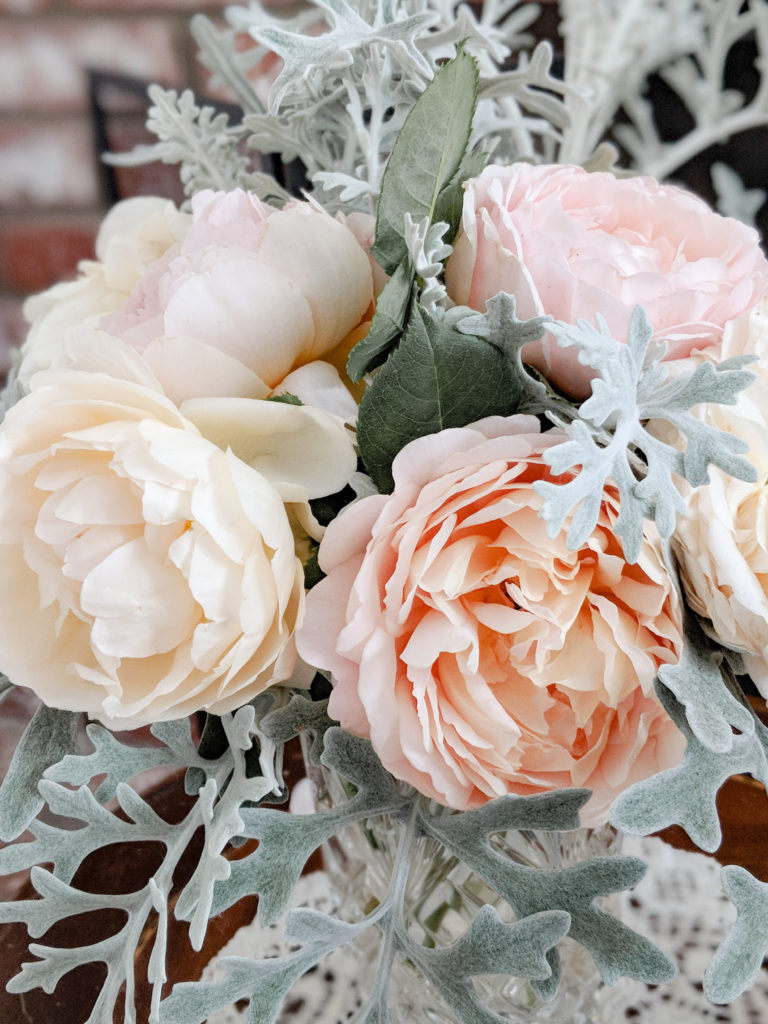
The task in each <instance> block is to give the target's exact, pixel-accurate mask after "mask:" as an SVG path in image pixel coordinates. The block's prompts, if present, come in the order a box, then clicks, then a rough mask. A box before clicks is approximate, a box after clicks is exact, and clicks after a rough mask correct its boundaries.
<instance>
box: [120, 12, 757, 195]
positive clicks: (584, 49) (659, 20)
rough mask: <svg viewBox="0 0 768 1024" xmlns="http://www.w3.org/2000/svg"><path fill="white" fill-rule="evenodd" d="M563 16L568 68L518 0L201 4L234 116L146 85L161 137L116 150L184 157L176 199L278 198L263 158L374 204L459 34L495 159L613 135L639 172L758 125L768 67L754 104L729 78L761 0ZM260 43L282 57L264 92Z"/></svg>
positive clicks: (579, 155)
mask: <svg viewBox="0 0 768 1024" xmlns="http://www.w3.org/2000/svg"><path fill="white" fill-rule="evenodd" d="M560 11H561V34H562V38H563V43H564V67H563V71H562V75H560V74H554V73H553V70H552V59H553V51H552V47H551V46H550V44H549V43H547V42H540V43H539V44H538V45H536V46H535V47H534V48H531V42H532V41H531V37H530V36H529V35H527V34H526V29H528V28H529V27H530V25H531V23H532V22H533V21H534V20H535V18H536V16H537V13H538V8H537V5H536V4H532V3H528V2H523V0H486V2H485V3H484V4H483V7H482V11H481V13H480V14H477V13H476V12H475V11H474V10H473V9H472V8H470V7H469V6H468V5H467V4H465V3H456V0H359V2H354V0H352V2H347V0H313V5H312V6H311V7H310V8H308V9H306V10H303V11H302V12H301V13H300V14H298V15H296V16H295V17H293V18H285V17H276V16H275V15H273V14H271V13H269V12H268V11H265V10H264V8H262V7H261V5H260V3H259V2H258V0H253V2H252V3H250V4H249V5H248V6H247V7H232V8H229V9H228V10H227V12H226V16H227V20H228V27H227V28H225V29H219V28H217V27H216V26H215V25H213V24H212V23H211V22H210V21H209V20H208V19H207V18H205V17H204V16H202V15H198V16H197V17H196V18H194V19H193V22H192V32H193V35H194V37H195V40H196V42H197V44H198V47H199V52H200V59H201V61H202V62H203V63H204V64H205V65H206V66H207V67H208V68H209V70H210V71H211V74H212V78H211V82H212V85H213V86H216V87H223V88H224V89H226V90H227V91H228V92H229V94H230V95H231V96H232V98H233V100H234V101H235V102H236V103H237V105H238V106H239V108H240V109H241V110H242V112H243V116H242V118H241V119H238V120H237V123H235V124H232V123H230V122H229V120H228V118H227V115H226V114H218V115H217V114H215V112H214V111H213V109H210V108H209V109H208V110H206V108H205V107H204V108H202V110H201V108H199V107H198V106H197V104H196V103H195V102H194V100H193V98H192V96H191V94H182V96H181V97H179V96H178V95H177V94H176V93H175V92H173V91H165V90H162V89H160V88H159V87H153V93H152V97H151V98H152V101H153V106H152V109H151V111H150V119H149V127H150V129H151V130H152V131H154V132H155V133H156V134H157V135H158V139H159V141H158V143H157V144H156V145H154V146H148V147H140V148H139V149H137V150H135V151H134V152H133V153H132V154H122V155H120V156H118V157H115V156H113V157H111V159H112V160H113V161H115V162H119V163H124V164H133V163H143V162H146V161H148V160H155V159H161V160H164V161H166V162H178V163H180V164H181V174H182V179H183V181H184V182H185V187H186V188H187V193H188V194H191V193H192V192H193V191H195V190H196V189H199V188H201V187H226V188H232V187H235V186H237V185H242V186H243V187H248V188H251V189H253V190H255V191H257V192H259V193H260V194H262V193H264V194H265V195H268V196H269V197H270V198H275V194H274V191H271V192H270V189H269V186H268V183H267V182H266V180H265V178H264V177H263V176H261V175H260V174H259V173H258V170H257V169H256V170H254V168H258V153H277V154H280V156H281V157H282V158H283V159H284V160H286V161H290V160H292V159H294V158H295V157H297V156H300V157H301V159H302V161H303V162H304V164H305V165H306V168H307V172H308V175H309V178H310V180H311V181H312V182H313V183H314V185H315V187H316V188H317V189H318V193H319V197H320V198H321V199H322V201H323V202H324V203H325V204H326V205H327V206H329V207H330V208H342V207H343V208H344V209H346V210H350V209H361V210H367V211H369V212H375V206H376V198H377V196H378V194H379V191H380V188H381V181H382V176H383V171H384V167H385V166H386V162H387V158H388V156H389V154H390V152H391V149H392V146H393V144H394V140H395V138H396V137H397V133H398V131H399V130H400V128H401V127H402V124H403V121H404V120H405V117H406V115H407V113H408V111H409V110H410V109H411V107H412V106H413V104H414V102H415V100H416V99H417V97H418V96H419V95H420V94H421V92H422V91H423V89H424V87H425V86H426V84H427V83H428V82H429V81H430V80H431V79H432V77H433V75H434V72H435V69H436V67H437V65H438V63H439V62H441V61H443V60H444V59H446V58H450V57H453V56H455V54H456V52H457V46H458V44H459V43H461V42H462V41H464V42H465V44H466V46H467V49H468V51H469V52H470V53H472V54H473V56H475V57H476V59H477V60H478V63H479V68H480V90H479V102H478V109H477V114H476V118H475V122H474V127H473V134H472V147H473V148H475V149H482V150H483V151H485V152H488V153H491V154H492V156H493V159H494V160H495V161H496V162H499V163H509V162H512V161H514V160H520V159H523V160H529V161H533V162H541V161H543V162H548V163H554V162H560V163H583V164H584V165H585V166H590V167H600V166H603V167H609V166H611V164H612V163H613V161H614V160H615V159H616V158H617V154H616V151H615V150H613V149H611V146H610V144H611V143H616V144H618V145H619V146H620V147H621V148H622V149H623V151H624V152H625V153H626V154H627V156H628V158H629V166H630V167H631V168H632V169H633V170H635V171H637V172H641V173H645V174H650V175H652V176H653V177H656V178H659V179H661V178H666V177H669V176H671V175H674V173H675V172H676V171H677V170H678V169H679V168H680V167H682V166H683V165H684V164H685V163H687V162H688V161H689V160H690V159H692V158H693V157H694V156H696V154H698V153H700V152H702V151H703V150H705V149H707V148H708V147H709V146H711V145H713V144H714V143H718V142H722V141H725V140H727V139H728V138H729V137H731V136H732V135H735V134H737V133H739V132H742V131H745V130H748V129H750V128H756V127H760V126H763V125H766V124H768V77H765V76H763V77H762V78H761V82H760V85H759V88H758V90H757V92H756V94H755V95H754V96H753V97H751V98H749V99H747V97H746V96H744V95H742V94H741V93H739V92H736V91H734V90H729V89H726V88H725V85H724V75H725V66H726V61H727V60H728V57H729V55H730V54H731V53H732V51H733V47H734V46H735V45H736V44H738V43H739V42H741V41H743V40H749V39H752V38H754V40H755V41H756V46H757V51H758V56H757V66H758V67H761V66H762V65H764V64H765V61H766V60H768V5H766V3H765V0H749V2H747V3H746V4H744V3H743V2H742V0H562V2H561V4H560ZM321 29H324V31H323V34H322V35H320V34H318V33H320V31H321ZM244 39H247V40H248V41H249V42H250V46H248V47H247V48H246V47H244V46H243V45H242V42H243V40H244ZM271 52H274V53H277V54H278V55H279V56H280V57H281V58H282V59H283V60H284V67H283V69H282V71H281V72H280V74H279V75H278V76H277V79H276V81H275V82H274V84H273V85H272V87H271V89H269V88H268V85H267V79H266V78H265V77H264V74H265V65H264V64H263V62H264V60H265V58H267V57H268V55H269V54H270V53H271ZM270 59H271V58H270ZM500 69H501V72H500ZM652 75H659V76H660V77H661V78H662V79H663V80H664V81H665V82H666V83H667V85H668V86H669V87H670V88H671V89H672V90H674V92H675V93H676V94H677V95H678V97H679V98H680V100H681V102H682V103H683V105H684V106H685V108H686V109H687V110H688V111H689V113H690V115H691V118H692V120H693V126H692V128H691V130H690V131H688V132H687V133H686V134H685V135H683V136H682V137H680V138H678V139H673V140H668V139H666V138H663V137H662V134H661V133H660V131H659V127H658V124H657V121H656V117H655V115H654V112H653V109H652V107H651V105H650V102H649V100H648V99H647V98H646V95H645V94H646V89H647V83H648V81H649V79H650V77H651V76H652ZM619 113H621V115H622V117H621V118H620V119H619V123H618V124H617V123H616V121H617V114H619ZM606 144H607V146H606ZM716 173H717V172H716ZM721 177H722V176H721ZM726 188H728V186H726ZM729 191H730V192H731V193H732V192H733V189H732V188H730V189H729ZM718 192H720V193H722V188H721V184H718ZM728 202H729V200H726V203H728ZM751 202H752V201H751V200H749V201H748V205H747V212H748V211H749V207H750V203H751ZM728 212H730V210H729V211H728Z"/></svg>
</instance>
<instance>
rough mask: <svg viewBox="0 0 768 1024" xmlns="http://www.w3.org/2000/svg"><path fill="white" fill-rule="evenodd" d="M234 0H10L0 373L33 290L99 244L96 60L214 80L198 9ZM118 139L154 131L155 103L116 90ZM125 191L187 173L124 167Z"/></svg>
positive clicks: (4, 71)
mask: <svg viewBox="0 0 768 1024" xmlns="http://www.w3.org/2000/svg"><path fill="white" fill-rule="evenodd" d="M229 2H231V0H0V373H2V372H3V371H4V370H5V368H6V365H7V360H8V349H9V346H11V345H14V344H18V343H19V342H20V341H21V339H22V338H23V334H24V324H23V320H22V316H21V305H22V302H23V298H24V297H25V296H26V295H28V294H29V293H31V292H35V291H39V290H41V289H43V288H46V287H48V286H49V285H50V284H52V283H54V282H55V281H58V280H60V279H62V278H64V277H66V276H71V275H72V273H73V272H74V269H75V267H76V264H77V262H78V260H80V259H82V258H86V257H89V256H92V255H93V239H94V234H95V230H96V228H97V226H98V224H99V221H100V219H101V217H102V216H103V214H104V210H105V208H106V206H107V205H108V195H107V193H106V192H105V190H104V187H103V182H102V180H101V177H100V170H99V162H98V158H97V147H96V143H95V135H94V130H93V119H92V115H91V112H90V105H89V92H88V76H87V70H88V69H95V70H104V71H108V72H113V73H120V74H127V75H131V76H135V77H136V78H140V79H149V80H156V81H160V82H162V83H163V84H168V85H173V86H185V85H191V86H192V87H193V88H195V89H196V90H198V91H199V90H201V89H202V90H205V88H206V85H207V82H206V79H205V71H204V69H202V68H201V67H200V66H199V65H198V64H197V62H196V61H195V52H196V51H195V44H194V41H193V40H192V38H191V36H190V34H189V28H188V26H189V19H190V17H191V15H192V14H193V13H194V12H196V11H204V12H205V13H207V14H209V15H211V16H218V17H220V16H221V10H222V8H224V7H225V6H226V5H227V4H228V3H229ZM107 102H108V103H110V105H111V107H112V108H113V109H112V112H111V114H110V119H109V123H110V144H111V146H112V148H115V149H130V148H131V147H132V145H133V144H134V142H136V141H139V140H143V138H144V136H143V123H144V103H143V101H142V100H141V98H140V97H136V98H134V99H132V100H130V99H126V97H125V96H122V95H115V97H114V98H113V99H112V100H110V98H109V96H108V97H107ZM119 186H120V191H121V193H122V194H124V195H131V194H137V193H156V194H170V195H173V194H174V188H175V187H177V179H176V173H175V171H174V170H173V169H172V168H165V169H164V168H162V167H157V166H152V167H148V168H146V169H143V168H142V169H140V170H130V171H128V170H126V171H121V172H119Z"/></svg>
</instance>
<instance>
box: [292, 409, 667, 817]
mask: <svg viewBox="0 0 768 1024" xmlns="http://www.w3.org/2000/svg"><path fill="white" fill-rule="evenodd" d="M561 440H562V436H561V435H560V434H558V433H557V432H556V431H550V432H549V433H546V434H540V433H539V426H538V422H537V421H536V420H535V419H534V418H532V417H523V416H516V417H510V418H506V419H505V418H491V419H488V420H484V421H481V422H479V423H476V424H473V425H470V426H468V427H465V428H461V429H456V430H445V431H442V432H441V433H439V434H434V435H430V436H428V437H424V438H420V439H418V440H416V441H413V442H412V443H411V444H409V445H407V446H406V447H405V448H404V449H403V451H402V452H401V453H400V454H399V455H398V456H397V458H396V459H395V462H394V466H393V472H394V479H395V488H394V492H393V493H392V494H391V495H375V496H372V497H368V498H364V499H362V500H360V501H358V502H356V503H354V504H352V505H351V506H349V507H348V508H347V509H345V510H344V511H343V512H342V513H341V515H340V516H339V517H338V518H337V519H336V520H334V521H333V522H332V523H331V525H330V527H329V528H328V531H327V533H326V535H325V537H324V538H323V541H322V543H321V546H320V564H321V567H322V568H323V570H324V571H325V572H327V573H328V576H327V578H326V579H324V580H322V581H321V582H320V583H319V584H318V585H317V586H316V587H315V588H314V589H313V590H312V591H311V592H310V594H309V597H308V610H307V619H306V622H305V624H304V626H303V627H302V629H301V631H300V632H299V634H298V638H297V640H298V649H299V653H300V654H301V656H302V657H303V658H304V659H306V660H307V661H308V662H310V663H311V664H314V665H317V666H318V667H320V668H322V669H326V670H330V672H331V673H332V678H333V684H334V689H333V693H332V696H331V703H330V712H331V714H332V715H333V716H334V717H335V718H337V719H338V720H339V721H340V722H341V725H342V726H343V727H344V728H345V729H348V730H350V731H351V732H353V733H356V734H358V735H362V736H367V737H370V739H371V742H372V744H373V746H374V749H375V750H376V752H377V754H378V755H379V757H380V758H381V760H382V763H383V764H384V765H385V766H386V767H387V768H388V769H389V770H390V771H391V772H392V773H393V774H394V775H395V776H397V777H398V778H401V779H404V780H406V781H407V782H410V783H412V784H413V785H414V786H416V787H417V788H418V789H419V790H421V792H423V793H425V794H427V795H428V796H430V797H433V798H435V799H436V800H439V801H440V802H441V803H444V804H447V805H448V806H450V807H455V808H466V807H471V806H474V805H477V804H480V803H483V802H484V801H486V800H488V799H490V798H492V797H495V796H499V795H500V794H504V793H518V794H528V793H536V792H540V791H544V790H551V789H557V788H559V787H564V786H586V787H588V788H590V789H592V790H593V797H592V800H591V801H590V803H589V804H588V805H587V808H586V813H585V814H584V816H583V821H584V822H585V823H586V824H596V823H598V822H602V821H605V820H606V819H607V815H608V809H609V807H610V805H611V803H612V801H613V799H614V798H615V797H616V795H617V794H618V793H619V792H621V791H622V790H623V789H624V788H625V787H626V786H628V785H630V784H631V783H632V782H635V781H637V780H639V779H642V778H646V777H647V776H650V775H652V774H653V773H654V772H657V771H659V770H660V769H662V768H666V767H669V766H671V765H673V764H675V763H677V762H678V761H679V759H680V757H681V756H682V750H683V742H682V738H681V736H680V734H679V733H678V731H677V729H676V728H675V726H674V725H673V723H672V722H671V721H670V719H669V718H668V717H667V715H666V713H665V712H664V711H663V709H662V708H661V707H660V705H659V704H658V702H657V700H656V697H655V694H654V689H653V682H654V678H655V676H656V673H657V671H658V668H659V666H660V665H663V664H670V663H674V662H676V661H677V659H678V657H679V655H680V652H681V649H682V642H683V641H682V624H681V608H680V604H679V600H678V597H677V593H676V590H675V587H674V585H673V583H672V581H671V580H670V578H669V575H668V573H667V570H666V568H665V566H664V562H663V559H662V556H661V553H660V550H659V548H658V546H657V544H656V543H655V542H654V540H653V539H652V538H651V537H650V536H648V537H647V538H646V539H645V542H644V544H643V547H642V550H641V553H640V557H639V559H638V561H637V563H636V564H635V565H629V564H627V562H626V561H625V560H624V558H623V556H622V550H621V546H620V544H619V542H618V539H617V537H616V535H615V531H614V526H615V521H616V517H617V502H616V499H615V497H614V496H613V495H611V494H610V493H608V494H607V495H606V498H605V500H604V503H603V507H602V512H601V515H600V520H599V522H598V525H597V527H596V529H595V531H594V533H593V535H592V536H591V537H590V538H589V540H588V541H587V542H586V543H585V544H584V546H583V547H582V548H581V549H580V550H578V551H570V550H569V549H568V547H567V546H566V543H565V534H566V532H567V530H566V531H563V533H561V534H560V535H559V536H557V537H555V538H554V539H550V538H549V537H548V536H547V530H546V524H545V522H544V521H543V520H542V519H541V518H540V517H539V514H538V513H539V511H540V508H541V505H542V499H541V498H540V496H539V495H538V494H537V493H536V492H535V490H534V484H535V482H536V481H537V480H542V479H547V478H548V477H549V471H548V468H547V466H546V464H545V463H544V462H543V460H542V453H543V452H544V451H545V450H546V449H547V448H549V447H550V446H551V445H553V444H555V443H557V442H559V441H561Z"/></svg>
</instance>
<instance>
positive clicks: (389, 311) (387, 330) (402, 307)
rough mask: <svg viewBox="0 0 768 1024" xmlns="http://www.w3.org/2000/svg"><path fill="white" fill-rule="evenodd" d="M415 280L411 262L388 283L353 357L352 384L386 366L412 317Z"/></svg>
mask: <svg viewBox="0 0 768 1024" xmlns="http://www.w3.org/2000/svg"><path fill="white" fill-rule="evenodd" d="M414 279H415V274H414V271H413V267H412V266H411V263H410V260H404V261H403V262H402V263H401V264H400V266H399V267H398V268H397V270H395V272H394V274H393V275H392V277H390V279H389V281H387V283H386V285H385V286H384V289H383V291H382V293H381V295H380V296H379V298H378V300H377V302H376V312H375V314H374V317H373V323H372V324H371V329H370V331H368V333H367V334H366V336H365V337H364V338H362V339H361V340H360V341H358V343H357V344H356V345H355V347H354V348H353V349H352V351H351V352H350V353H349V358H348V359H347V373H348V374H349V376H350V378H351V379H352V380H360V378H361V377H362V376H363V374H365V373H369V372H370V371H371V370H372V369H374V367H376V366H379V365H380V364H381V363H383V362H384V359H385V358H386V354H387V352H389V350H390V349H391V348H392V347H393V345H396V344H397V342H398V340H399V338H400V335H401V334H402V333H403V327H404V326H405V321H406V319H407V317H408V310H409V308H410V305H411V293H412V290H413V282H414Z"/></svg>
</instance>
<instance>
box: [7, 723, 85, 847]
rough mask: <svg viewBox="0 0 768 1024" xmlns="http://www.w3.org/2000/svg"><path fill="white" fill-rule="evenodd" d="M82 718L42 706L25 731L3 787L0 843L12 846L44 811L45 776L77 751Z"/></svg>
mask: <svg viewBox="0 0 768 1024" xmlns="http://www.w3.org/2000/svg"><path fill="white" fill-rule="evenodd" d="M78 718H79V715H77V714H75V713H74V712H72V711H58V710H57V709H56V708H49V707H46V706H45V704H42V705H41V706H40V707H39V708H38V709H37V711H36V712H35V716H34V718H33V719H32V721H31V722H30V723H29V725H28V726H27V728H26V729H25V730H24V734H23V736H22V737H21V739H20V740H19V743H18V746H17V747H16V750H15V752H14V755H13V760H12V761H11V764H10V766H9V768H8V773H7V775H6V776H5V780H4V782H3V784H2V786H0V840H2V841H3V842H6V843H8V842H11V841H12V840H13V839H16V838H17V837H18V836H20V835H21V834H22V832H24V830H25V829H26V828H27V826H28V825H29V823H30V822H31V821H32V820H33V819H34V818H36V817H37V814H38V812H39V811H40V810H41V808H42V806H43V803H44V802H45V801H44V800H43V797H42V796H41V795H40V791H39V790H38V783H39V782H40V779H41V778H42V777H43V772H44V771H45V770H46V768H49V767H50V766H51V765H52V764H55V763H56V762H57V761H60V760H61V758H62V757H64V756H65V755H67V754H71V753H74V751H76V750H77V722H78Z"/></svg>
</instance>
